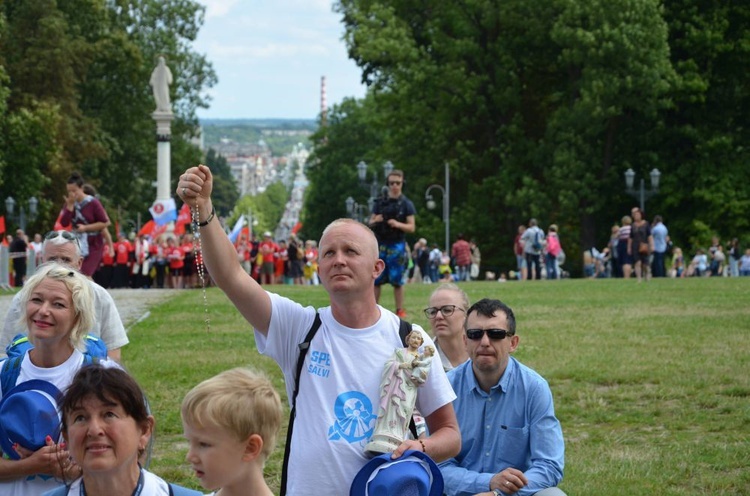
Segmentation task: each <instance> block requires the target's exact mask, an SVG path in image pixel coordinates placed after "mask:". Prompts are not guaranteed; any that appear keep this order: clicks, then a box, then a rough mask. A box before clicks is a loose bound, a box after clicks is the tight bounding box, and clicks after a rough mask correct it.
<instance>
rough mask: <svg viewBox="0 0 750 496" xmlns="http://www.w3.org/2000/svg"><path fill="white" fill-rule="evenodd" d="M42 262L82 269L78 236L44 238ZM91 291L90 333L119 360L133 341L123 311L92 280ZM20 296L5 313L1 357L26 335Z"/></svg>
mask: <svg viewBox="0 0 750 496" xmlns="http://www.w3.org/2000/svg"><path fill="white" fill-rule="evenodd" d="M42 261H43V262H44V263H46V262H59V263H61V264H64V265H67V266H69V267H72V268H74V269H80V268H81V264H82V263H83V257H82V256H81V249H80V247H79V246H78V241H77V240H76V237H75V236H74V235H73V234H71V233H69V232H68V231H50V232H49V233H47V234H46V235H45V240H44V244H43V245H42ZM89 282H90V283H91V289H92V290H93V292H94V311H95V313H96V318H95V319H94V327H93V328H92V329H91V330H90V331H89V334H92V335H94V336H96V337H98V338H101V339H102V341H104V344H106V345H107V357H108V358H110V359H112V360H115V361H117V362H119V361H120V349H121V348H122V347H123V346H125V345H126V344H128V343H129V342H130V340H129V339H128V335H127V333H126V332H125V327H124V326H123V325H122V319H121V318H120V312H118V311H117V307H116V306H115V301H114V300H113V299H112V295H110V294H109V292H107V290H106V289H104V288H103V287H101V286H100V285H98V284H97V283H95V282H94V281H91V280H89ZM20 296H21V293H16V295H15V296H14V297H13V301H12V302H11V304H10V308H9V309H8V313H7V314H5V323H4V324H3V329H2V331H0V357H4V356H5V347H6V346H8V344H10V342H11V341H12V340H13V338H14V337H15V336H16V335H17V334H18V333H21V332H23V328H21V327H20V326H19V320H18V319H19V318H20V317H21V314H22V313H23V309H22V308H21V300H20Z"/></svg>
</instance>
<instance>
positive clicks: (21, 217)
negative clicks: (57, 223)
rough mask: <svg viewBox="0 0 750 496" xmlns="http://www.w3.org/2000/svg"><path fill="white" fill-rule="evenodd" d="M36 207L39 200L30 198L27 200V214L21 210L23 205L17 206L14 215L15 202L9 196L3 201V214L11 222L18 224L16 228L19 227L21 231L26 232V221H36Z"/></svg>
mask: <svg viewBox="0 0 750 496" xmlns="http://www.w3.org/2000/svg"><path fill="white" fill-rule="evenodd" d="M38 205H39V200H37V199H36V198H35V197H33V196H32V197H31V198H29V200H28V206H29V211H28V213H27V212H26V210H25V209H24V208H23V205H19V208H18V213H15V210H16V200H15V199H14V198H13V197H12V196H9V197H8V198H6V199H5V212H6V215H7V216H8V217H9V218H10V219H11V220H13V221H14V222H15V223H16V224H18V227H20V228H21V230H22V231H24V232H26V221H27V220H28V221H29V222H34V219H36V214H37V206H38Z"/></svg>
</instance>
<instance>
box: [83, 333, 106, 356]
mask: <svg viewBox="0 0 750 496" xmlns="http://www.w3.org/2000/svg"><path fill="white" fill-rule="evenodd" d="M84 343H86V353H88V354H89V355H92V356H95V357H99V358H107V345H106V344H104V341H102V339H101V338H98V337H96V336H94V335H93V334H87V335H86V337H85V338H84Z"/></svg>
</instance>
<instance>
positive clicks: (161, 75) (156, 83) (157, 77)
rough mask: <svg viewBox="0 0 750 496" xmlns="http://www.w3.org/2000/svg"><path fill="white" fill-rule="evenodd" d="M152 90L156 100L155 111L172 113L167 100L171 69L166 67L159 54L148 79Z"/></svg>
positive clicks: (170, 82)
mask: <svg viewBox="0 0 750 496" xmlns="http://www.w3.org/2000/svg"><path fill="white" fill-rule="evenodd" d="M149 84H150V85H151V88H152V89H153V90H154V100H156V112H169V113H172V104H171V103H170V101H169V85H170V84H172V71H170V70H169V67H167V64H166V62H165V61H164V57H162V56H159V63H158V65H157V66H156V68H155V69H154V72H152V73H151V80H150V81H149Z"/></svg>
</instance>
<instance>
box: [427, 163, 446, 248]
mask: <svg viewBox="0 0 750 496" xmlns="http://www.w3.org/2000/svg"><path fill="white" fill-rule="evenodd" d="M433 189H439V190H440V191H442V193H443V222H444V223H445V252H446V253H448V254H450V243H451V214H450V212H451V199H450V194H451V176H450V169H449V168H448V162H446V163H445V187H443V186H441V185H439V184H430V185H429V186H427V191H425V192H424V199H425V200H427V208H428V209H430V210H432V209H434V208H435V200H433V199H432V195H431V194H430V191H432V190H433Z"/></svg>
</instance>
